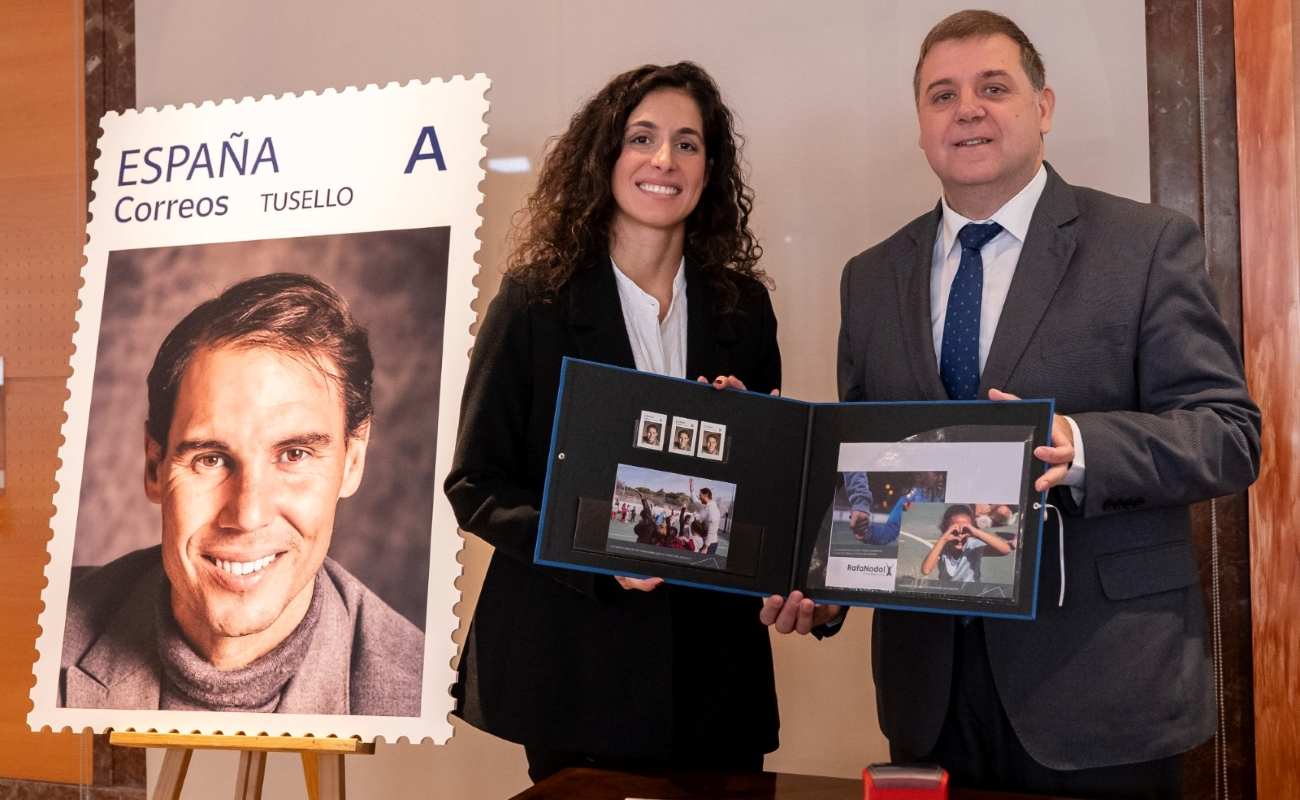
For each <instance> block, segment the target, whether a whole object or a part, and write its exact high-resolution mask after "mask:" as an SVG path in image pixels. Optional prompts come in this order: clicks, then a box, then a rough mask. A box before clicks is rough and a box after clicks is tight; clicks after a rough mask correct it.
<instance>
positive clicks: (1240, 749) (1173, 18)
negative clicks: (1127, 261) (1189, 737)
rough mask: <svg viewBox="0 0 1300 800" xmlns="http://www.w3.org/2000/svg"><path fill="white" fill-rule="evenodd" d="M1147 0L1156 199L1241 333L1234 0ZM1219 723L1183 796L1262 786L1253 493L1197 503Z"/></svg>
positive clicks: (1240, 792)
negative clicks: (1193, 244)
mask: <svg viewBox="0 0 1300 800" xmlns="http://www.w3.org/2000/svg"><path fill="white" fill-rule="evenodd" d="M1199 7H1200V9H1201V13H1202V17H1201V20H1200V25H1199V27H1198V20H1197V15H1196V14H1195V13H1194V11H1195V8H1193V7H1191V6H1190V5H1189V4H1188V3H1187V2H1186V0H1147V2H1146V8H1147V31H1146V33H1147V93H1148V97H1149V105H1148V112H1149V121H1150V132H1151V139H1150V141H1151V200H1152V202H1154V203H1157V204H1159V205H1162V206H1165V207H1167V208H1172V209H1176V210H1178V211H1181V212H1183V213H1184V214H1187V215H1188V216H1190V217H1192V218H1193V219H1195V220H1197V222H1198V223H1200V225H1201V229H1202V231H1203V232H1204V236H1205V245H1206V252H1207V258H1206V269H1207V270H1208V271H1209V276H1210V281H1211V283H1212V284H1213V285H1214V289H1215V292H1216V294H1217V296H1218V300H1219V310H1220V312H1221V313H1222V315H1223V318H1224V320H1225V321H1226V322H1227V324H1228V328H1229V330H1231V331H1232V334H1233V336H1234V338H1235V339H1236V341H1237V343H1238V345H1239V346H1240V344H1241V251H1240V241H1239V237H1238V233H1239V227H1238V224H1239V216H1240V215H1239V208H1238V196H1237V95H1236V81H1235V72H1234V70H1233V53H1234V42H1233V24H1232V23H1233V6H1232V0H1202V2H1201V3H1200V4H1199ZM1192 525H1193V529H1192V533H1193V543H1194V546H1195V548H1196V553H1197V563H1198V564H1199V565H1200V570H1201V583H1202V587H1203V589H1204V594H1205V601H1206V603H1205V604H1206V608H1207V610H1208V612H1209V616H1210V621H1211V631H1210V632H1211V636H1210V639H1209V641H1207V642H1206V646H1207V648H1208V649H1209V651H1210V654H1211V656H1212V657H1213V659H1214V662H1215V674H1216V677H1217V684H1218V685H1217V689H1218V692H1217V696H1218V705H1219V707H1218V709H1217V710H1218V712H1219V725H1218V729H1217V731H1216V734H1215V737H1214V739H1213V740H1212V741H1210V742H1207V743H1206V744H1205V745H1203V746H1202V747H1199V748H1197V749H1196V750H1193V751H1192V752H1191V753H1190V754H1188V757H1187V759H1186V760H1185V762H1184V778H1185V780H1184V786H1185V790H1184V797H1185V798H1187V799H1188V800H1196V799H1199V798H1207V799H1208V798H1246V797H1254V796H1255V763H1254V714H1253V711H1254V706H1253V698H1252V683H1253V680H1252V678H1253V675H1252V666H1251V663H1252V653H1251V638H1250V547H1249V530H1248V521H1247V500H1246V495H1245V494H1244V493H1242V494H1239V495H1235V496H1232V497H1223V498H1218V499H1216V500H1215V501H1214V502H1213V503H1198V504H1196V505H1195V506H1193V508H1192Z"/></svg>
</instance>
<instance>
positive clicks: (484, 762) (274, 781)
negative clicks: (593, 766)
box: [136, 0, 1149, 798]
mask: <svg viewBox="0 0 1300 800" xmlns="http://www.w3.org/2000/svg"><path fill="white" fill-rule="evenodd" d="M980 5H981V6H983V7H990V8H994V9H998V10H1002V11H1004V12H1006V13H1008V14H1010V15H1011V16H1013V17H1014V18H1016V19H1017V20H1018V21H1019V22H1020V23H1021V24H1022V25H1023V27H1024V28H1025V29H1026V31H1027V32H1028V33H1029V35H1030V37H1031V38H1032V39H1034V41H1035V43H1036V44H1037V45H1038V47H1039V49H1040V50H1041V51H1042V52H1043V54H1044V58H1045V61H1046V63H1047V72H1048V80H1049V83H1051V84H1052V85H1053V86H1054V87H1055V89H1056V92H1057V98H1058V100H1057V117H1056V130H1054V131H1053V133H1052V134H1051V135H1050V136H1049V138H1048V152H1049V157H1050V158H1051V159H1052V161H1053V163H1054V164H1055V166H1056V167H1057V168H1058V169H1059V170H1060V171H1061V173H1062V174H1063V175H1064V176H1065V177H1066V178H1067V179H1070V180H1074V181H1076V182H1083V183H1089V184H1091V185H1094V186H1097V187H1099V188H1103V189H1107V190H1109V191H1112V192H1116V193H1119V194H1124V195H1128V196H1130V197H1135V198H1138V199H1147V197H1148V179H1149V178H1148V176H1149V171H1148V162H1147V158H1148V156H1147V152H1148V151H1147V125H1146V114H1147V111H1146V109H1147V106H1146V66H1145V44H1144V12H1143V3H1142V2H1141V0H1085V1H1080V2H1065V1H1064V0H1057V1H1056V2H1052V3H1041V2H1034V0H1020V1H1019V2H1013V1H1010V0H995V1H994V2H984V3H981V4H980ZM961 7H962V4H961V3H956V2H947V1H945V2H929V3H917V2H887V1H886V0H868V1H867V2H863V0H826V2H816V3H809V4H805V6H804V10H803V11H796V10H795V7H794V4H793V3H790V2H788V1H785V0H783V1H782V2H773V1H771V0H763V1H761V2H759V1H756V0H725V1H712V2H691V1H690V0H662V2H659V3H656V4H651V5H645V4H639V3H631V2H626V0H603V1H602V0H586V1H582V2H579V1H578V0H571V1H570V2H562V1H561V0H536V1H535V2H517V3H511V2H503V1H502V0H478V2H467V1H466V0H460V1H458V2H441V3H434V2H429V1H428V0H423V2H417V0H366V2H353V1H352V0H347V1H346V2H345V1H344V0H335V1H334V2H330V3H321V2H318V1H313V0H280V1H279V2H276V3H273V4H272V3H263V2H256V0H225V1H224V2H220V3H218V2H206V3H196V2H187V3H174V2H167V1H166V0H136V36H137V38H136V48H137V49H136V53H137V65H138V66H137V69H138V74H137V94H138V99H139V103H140V105H141V106H150V105H163V104H167V103H183V102H188V101H199V100H205V99H221V98H225V97H243V96H261V95H264V94H280V93H283V92H291V91H300V90H304V89H322V88H326V87H343V86H347V85H352V84H361V85H364V84H366V83H380V84H383V83H386V82H388V81H391V80H400V81H405V80H408V79H411V78H423V77H430V76H450V75H453V74H456V73H474V72H485V73H487V74H488V76H489V77H491V78H492V80H493V89H492V91H491V92H490V94H489V98H490V99H491V101H492V111H491V113H490V114H489V116H488V121H489V123H490V126H491V127H490V132H489V134H488V138H487V144H488V155H489V157H491V158H500V157H507V156H526V157H527V158H529V159H530V160H531V161H532V162H533V163H536V160H537V158H538V157H539V155H540V153H541V150H542V147H543V144H544V141H545V139H546V137H548V136H550V135H553V134H555V133H558V132H560V131H561V130H562V129H563V127H564V125H565V123H566V121H567V119H568V116H569V115H570V114H571V113H572V112H573V111H574V110H575V108H576V107H577V105H578V103H579V102H580V101H581V100H582V98H584V97H586V96H587V95H589V94H590V93H592V92H593V91H595V90H596V89H597V88H599V86H600V85H601V84H602V83H603V82H604V80H605V79H606V78H608V77H609V76H610V75H612V74H614V73H615V72H618V71H621V70H624V69H626V68H628V67H631V66H634V65H636V64H639V63H642V62H646V61H654V62H670V61H676V60H680V59H692V60H695V61H698V62H700V63H701V64H703V65H704V66H705V67H706V68H708V69H709V70H710V71H711V72H712V73H713V75H714V76H715V77H716V78H717V79H718V82H719V83H720V84H721V86H722V88H723V92H724V94H725V95H726V96H727V98H728V100H729V102H730V104H731V106H732V108H733V109H734V110H735V111H736V113H737V116H738V118H739V124H740V128H741V130H742V131H743V132H744V134H745V136H746V138H747V140H748V147H747V150H746V155H747V158H748V160H749V162H750V164H751V166H752V170H751V176H752V183H753V186H754V188H755V190H756V192H757V195H758V201H757V207H756V212H755V217H754V225H755V228H756V230H757V232H758V234H759V236H760V237H761V239H762V241H763V243H764V246H765V247H766V250H767V255H766V257H765V259H764V262H763V266H764V268H765V269H767V271H768V272H769V273H770V274H772V275H773V276H774V277H775V279H776V284H777V290H776V293H775V294H774V296H773V299H774V302H775V305H776V311H777V315H778V318H779V319H780V321H781V333H780V341H781V348H782V352H783V353H784V354H785V362H786V379H785V390H786V393H787V394H790V395H793V396H796V397H800V398H805V399H810V400H827V399H833V397H834V393H835V382H834V347H835V332H836V328H837V325H838V323H839V319H838V318H839V314H838V311H837V309H836V306H835V300H836V287H837V281H838V277H839V270H840V267H841V266H842V265H843V263H844V261H845V260H846V259H847V258H849V257H850V256H852V255H854V254H855V253H857V252H859V251H860V250H862V249H863V248H865V247H866V246H868V245H869V244H872V243H874V242H876V241H879V240H880V239H882V238H883V237H885V236H887V235H888V234H889V233H891V232H893V231H894V230H895V229H896V228H898V227H899V226H900V225H902V224H903V223H904V222H906V221H907V220H909V219H911V218H912V217H914V216H916V215H917V214H919V213H921V212H922V211H923V210H925V209H926V208H928V207H929V206H930V205H932V204H933V203H934V202H935V200H936V198H937V183H936V181H935V180H934V178H933V176H932V175H931V174H930V172H929V170H928V168H927V167H926V164H925V161H924V159H923V158H922V156H921V153H920V151H919V150H918V149H917V148H916V133H915V119H914V111H913V107H912V98H911V71H912V66H913V62H914V59H915V52H916V47H917V45H918V44H919V42H920V39H921V38H922V36H923V35H924V33H925V31H926V30H927V29H928V28H929V26H930V25H932V24H933V23H934V22H935V21H937V20H938V19H939V18H940V17H942V16H943V15H944V14H946V13H948V12H949V11H953V10H956V9H958V8H961ZM532 180H533V175H532V174H531V173H524V174H505V173H501V172H491V171H490V172H489V173H488V177H487V181H486V183H485V186H484V190H485V192H486V195H487V200H486V203H485V204H484V206H483V215H484V225H483V228H482V230H481V231H480V236H481V238H482V241H483V249H482V251H481V252H480V263H481V264H483V265H484V271H483V272H484V277H483V278H482V279H481V280H480V286H481V287H482V288H483V290H484V292H485V295H486V294H490V293H491V292H493V291H495V288H496V286H497V282H498V280H499V270H500V266H501V264H502V262H503V260H504V255H505V251H504V237H505V233H506V231H507V229H508V225H509V218H510V215H511V213H512V212H513V211H514V210H515V209H517V208H518V207H519V206H520V205H521V203H522V200H523V197H524V196H525V194H526V192H527V191H528V189H529V187H530V186H531V183H532ZM486 560H487V547H486V546H484V545H482V544H481V543H480V542H478V541H477V540H474V539H470V540H469V542H468V545H467V549H466V554H465V578H464V579H463V580H462V589H463V590H464V592H465V602H464V603H463V604H462V606H461V609H460V611H461V613H462V615H467V614H468V613H469V611H470V609H472V607H473V604H474V601H475V599H476V597H477V591H478V583H479V580H480V579H481V577H482V570H483V568H484V566H485V564H486ZM869 621H870V615H869V614H868V613H865V612H855V613H854V614H852V615H850V619H849V622H848V624H847V627H846V630H845V631H844V633H843V634H842V635H840V636H838V637H836V638H835V639H832V640H829V641H827V642H822V643H816V642H813V641H805V640H793V639H791V640H783V641H778V642H777V643H776V654H777V677H778V685H779V692H780V698H781V715H782V721H783V724H782V742H783V745H782V748H781V749H780V750H779V751H777V752H776V753H775V754H774V755H773V756H771V757H769V758H768V760H767V766H768V768H769V769H777V770H784V771H790V772H804V773H820V774H828V775H845V776H849V775H855V774H857V773H858V772H859V771H860V770H861V767H862V765H863V764H865V763H867V762H869V761H872V760H880V759H884V758H886V755H887V751H886V748H885V744H884V739H883V738H882V737H881V735H880V733H879V730H878V728H877V726H876V723H875V706H874V699H873V696H872V688H871V681H870V674H869V673H870V670H869V663H868V648H867V640H868V634H869V630H870V624H869ZM630 724H635V722H634V721H630ZM151 763H152V764H153V767H154V770H155V771H156V769H157V759H156V758H155V759H153V760H152V761H151ZM350 764H351V766H350V772H349V785H350V787H351V789H352V791H353V792H354V793H355V795H356V796H360V797H370V796H382V794H384V793H387V794H388V795H390V796H395V797H396V796H416V795H423V794H425V793H426V791H427V790H426V789H424V788H419V789H417V788H416V787H429V786H431V785H436V786H437V787H438V788H439V790H440V791H441V792H442V793H445V794H444V795H443V796H447V797H457V798H479V797H483V798H492V797H501V796H505V795H507V794H509V793H510V791H511V790H514V789H517V788H521V787H522V786H524V785H525V783H526V778H525V775H524V768H523V755H522V751H521V750H520V748H518V747H515V746H513V745H509V744H506V743H502V742H499V741H497V740H495V739H493V738H492V737H488V736H486V735H483V734H481V733H478V732H476V731H473V730H471V729H468V728H466V727H464V726H461V727H460V728H458V732H457V734H456V737H455V738H454V739H453V740H452V742H451V743H450V744H449V745H448V746H446V747H443V748H438V749H434V748H431V747H417V746H411V745H399V746H393V747H382V748H380V752H379V753H378V754H376V755H375V756H371V757H357V758H354V759H352V761H351V762H350ZM234 768H235V762H234V759H233V756H225V757H223V756H218V755H213V754H200V755H199V756H198V757H196V758H195V760H194V764H193V766H192V768H191V769H192V774H193V775H194V777H193V778H191V784H192V787H193V788H192V789H191V790H190V792H188V793H187V795H186V796H187V797H206V796H209V795H210V796H212V797H217V796H224V795H226V794H228V793H229V788H228V785H229V782H230V780H231V779H232V777H233V774H234ZM200 775H202V776H204V777H200ZM300 779H301V773H300V772H299V771H298V768H297V766H296V764H295V762H294V761H293V760H292V759H290V758H288V757H281V758H279V759H278V760H277V759H276V758H272V759H271V763H270V767H269V778H268V790H269V792H270V794H268V796H282V793H284V794H285V795H288V796H292V795H291V794H289V793H290V792H292V791H295V790H293V789H289V788H287V787H291V786H293V787H296V786H298V785H299V784H300ZM201 787H208V794H204V793H203V791H204V790H203V788H201ZM276 787H279V789H278V790H277V788H276Z"/></svg>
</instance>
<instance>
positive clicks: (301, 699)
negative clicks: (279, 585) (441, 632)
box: [59, 547, 424, 716]
mask: <svg viewBox="0 0 1300 800" xmlns="http://www.w3.org/2000/svg"><path fill="white" fill-rule="evenodd" d="M322 569H323V570H324V573H325V577H326V578H327V581H326V589H327V591H326V599H325V605H324V607H323V608H322V609H321V616H320V621H319V622H318V623H317V626H316V630H315V632H314V633H313V634H312V641H311V645H310V646H309V648H308V651H307V657H306V659H305V661H304V664H305V665H306V666H305V667H304V668H303V669H302V670H301V671H299V673H298V674H297V675H295V676H294V677H293V678H291V679H290V680H289V683H288V684H287V685H286V686H285V689H284V695H283V697H282V698H281V700H280V705H279V707H278V708H277V709H276V711H277V712H278V713H283V714H356V715H375V716H418V715H419V713H420V689H421V667H422V664H423V662H424V634H423V633H421V632H420V630H419V629H418V628H416V627H415V626H414V625H412V624H411V623H410V622H409V621H408V620H407V619H406V618H405V617H402V616H401V615H400V614H398V613H397V612H396V611H394V610H393V609H392V608H390V607H389V606H388V605H387V604H386V603H384V601H383V600H381V599H379V597H378V596H376V595H375V594H374V593H373V592H371V591H370V590H369V589H367V588H366V587H365V586H364V585H363V584H362V583H361V582H360V581H359V580H357V579H356V578H355V577H353V576H352V574H351V573H349V572H348V571H347V570H345V569H344V568H343V567H341V566H339V565H338V563H336V562H334V561H332V560H330V559H326V560H325V565H324V567H322ZM164 580H165V578H164V575H163V569H162V560H161V556H160V548H158V547H150V548H146V549H143V550H137V551H135V552H133V553H128V554H127V555H125V556H122V557H121V558H119V559H117V560H115V561H113V562H111V563H109V564H105V565H104V566H102V567H97V568H95V569H93V570H91V571H89V572H88V573H87V574H85V575H83V576H79V577H77V578H76V579H75V580H74V581H73V582H72V588H71V590H70V592H69V595H68V617H67V624H66V625H65V626H64V631H63V670H62V671H63V674H62V680H61V681H60V682H59V684H60V690H59V695H60V696H59V705H61V706H64V707H68V708H131V709H156V708H158V702H159V696H160V685H159V681H160V676H161V674H162V664H161V662H160V661H159V656H158V632H157V604H158V593H159V591H161V587H162V583H163V581H164Z"/></svg>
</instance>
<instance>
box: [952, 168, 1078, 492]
mask: <svg viewBox="0 0 1300 800" xmlns="http://www.w3.org/2000/svg"><path fill="white" fill-rule="evenodd" d="M1046 186H1047V169H1046V168H1045V167H1042V166H1039V168H1038V172H1037V173H1036V174H1035V175H1034V177H1033V178H1032V179H1030V181H1029V183H1027V184H1026V185H1025V188H1023V189H1021V190H1020V192H1019V193H1018V194H1017V195H1016V196H1015V197H1013V198H1011V199H1010V200H1008V201H1007V202H1006V204H1004V205H1003V206H1002V207H1001V208H999V209H998V210H997V211H995V212H993V216H991V217H989V218H988V219H981V220H971V219H966V218H965V217H963V216H962V215H961V214H958V213H957V212H956V211H953V210H952V208H951V207H950V206H949V205H948V199H947V198H946V197H945V198H942V200H941V202H942V204H943V222H942V224H941V226H940V228H939V235H938V236H936V237H935V240H934V255H933V259H932V261H931V265H932V266H931V267H930V270H931V271H930V329H931V331H932V332H933V334H934V355H935V359H936V360H941V359H942V358H943V324H944V320H945V318H946V315H947V311H948V294H949V292H951V291H952V282H953V280H954V279H955V278H956V277H957V267H959V266H960V265H961V244H960V243H959V242H958V241H957V234H958V232H959V231H961V229H962V228H963V227H965V226H966V224H967V223H970V222H976V223H984V222H996V223H998V224H999V225H1001V226H1002V231H1001V232H1000V233H999V234H998V235H997V236H994V237H993V238H992V239H990V240H989V241H988V243H986V244H985V245H984V247H983V248H981V249H980V258H981V260H982V261H983V262H984V289H983V294H982V296H981V298H980V344H979V360H980V372H981V373H982V372H983V371H984V362H985V361H987V360H988V357H989V348H990V347H992V345H993V335H994V333H996V332H997V329H998V319H999V318H1000V317H1001V316H1002V307H1003V305H1005V304H1006V302H1007V293H1008V292H1009V291H1010V290H1011V279H1012V278H1013V277H1014V276H1015V274H1016V265H1017V263H1018V262H1019V261H1020V251H1021V249H1022V248H1023V247H1024V245H1025V236H1027V235H1028V234H1029V222H1030V220H1031V219H1032V218H1033V216H1034V209H1035V208H1036V207H1037V206H1038V199H1039V198H1040V197H1042V195H1043V189H1044V188H1045V187H1046ZM1030 268H1032V267H1030ZM995 388H1000V387H995ZM1065 419H1066V421H1067V422H1069V424H1070V429H1071V433H1073V434H1074V462H1073V464H1071V466H1070V470H1069V472H1067V473H1066V476H1065V480H1064V481H1062V482H1063V483H1064V484H1065V485H1066V486H1069V487H1070V491H1071V493H1072V494H1073V495H1074V500H1075V502H1076V503H1078V502H1082V500H1083V469H1084V466H1083V437H1082V436H1081V435H1080V434H1079V426H1078V425H1076V424H1075V422H1074V420H1073V419H1070V417H1066V418H1065Z"/></svg>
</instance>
